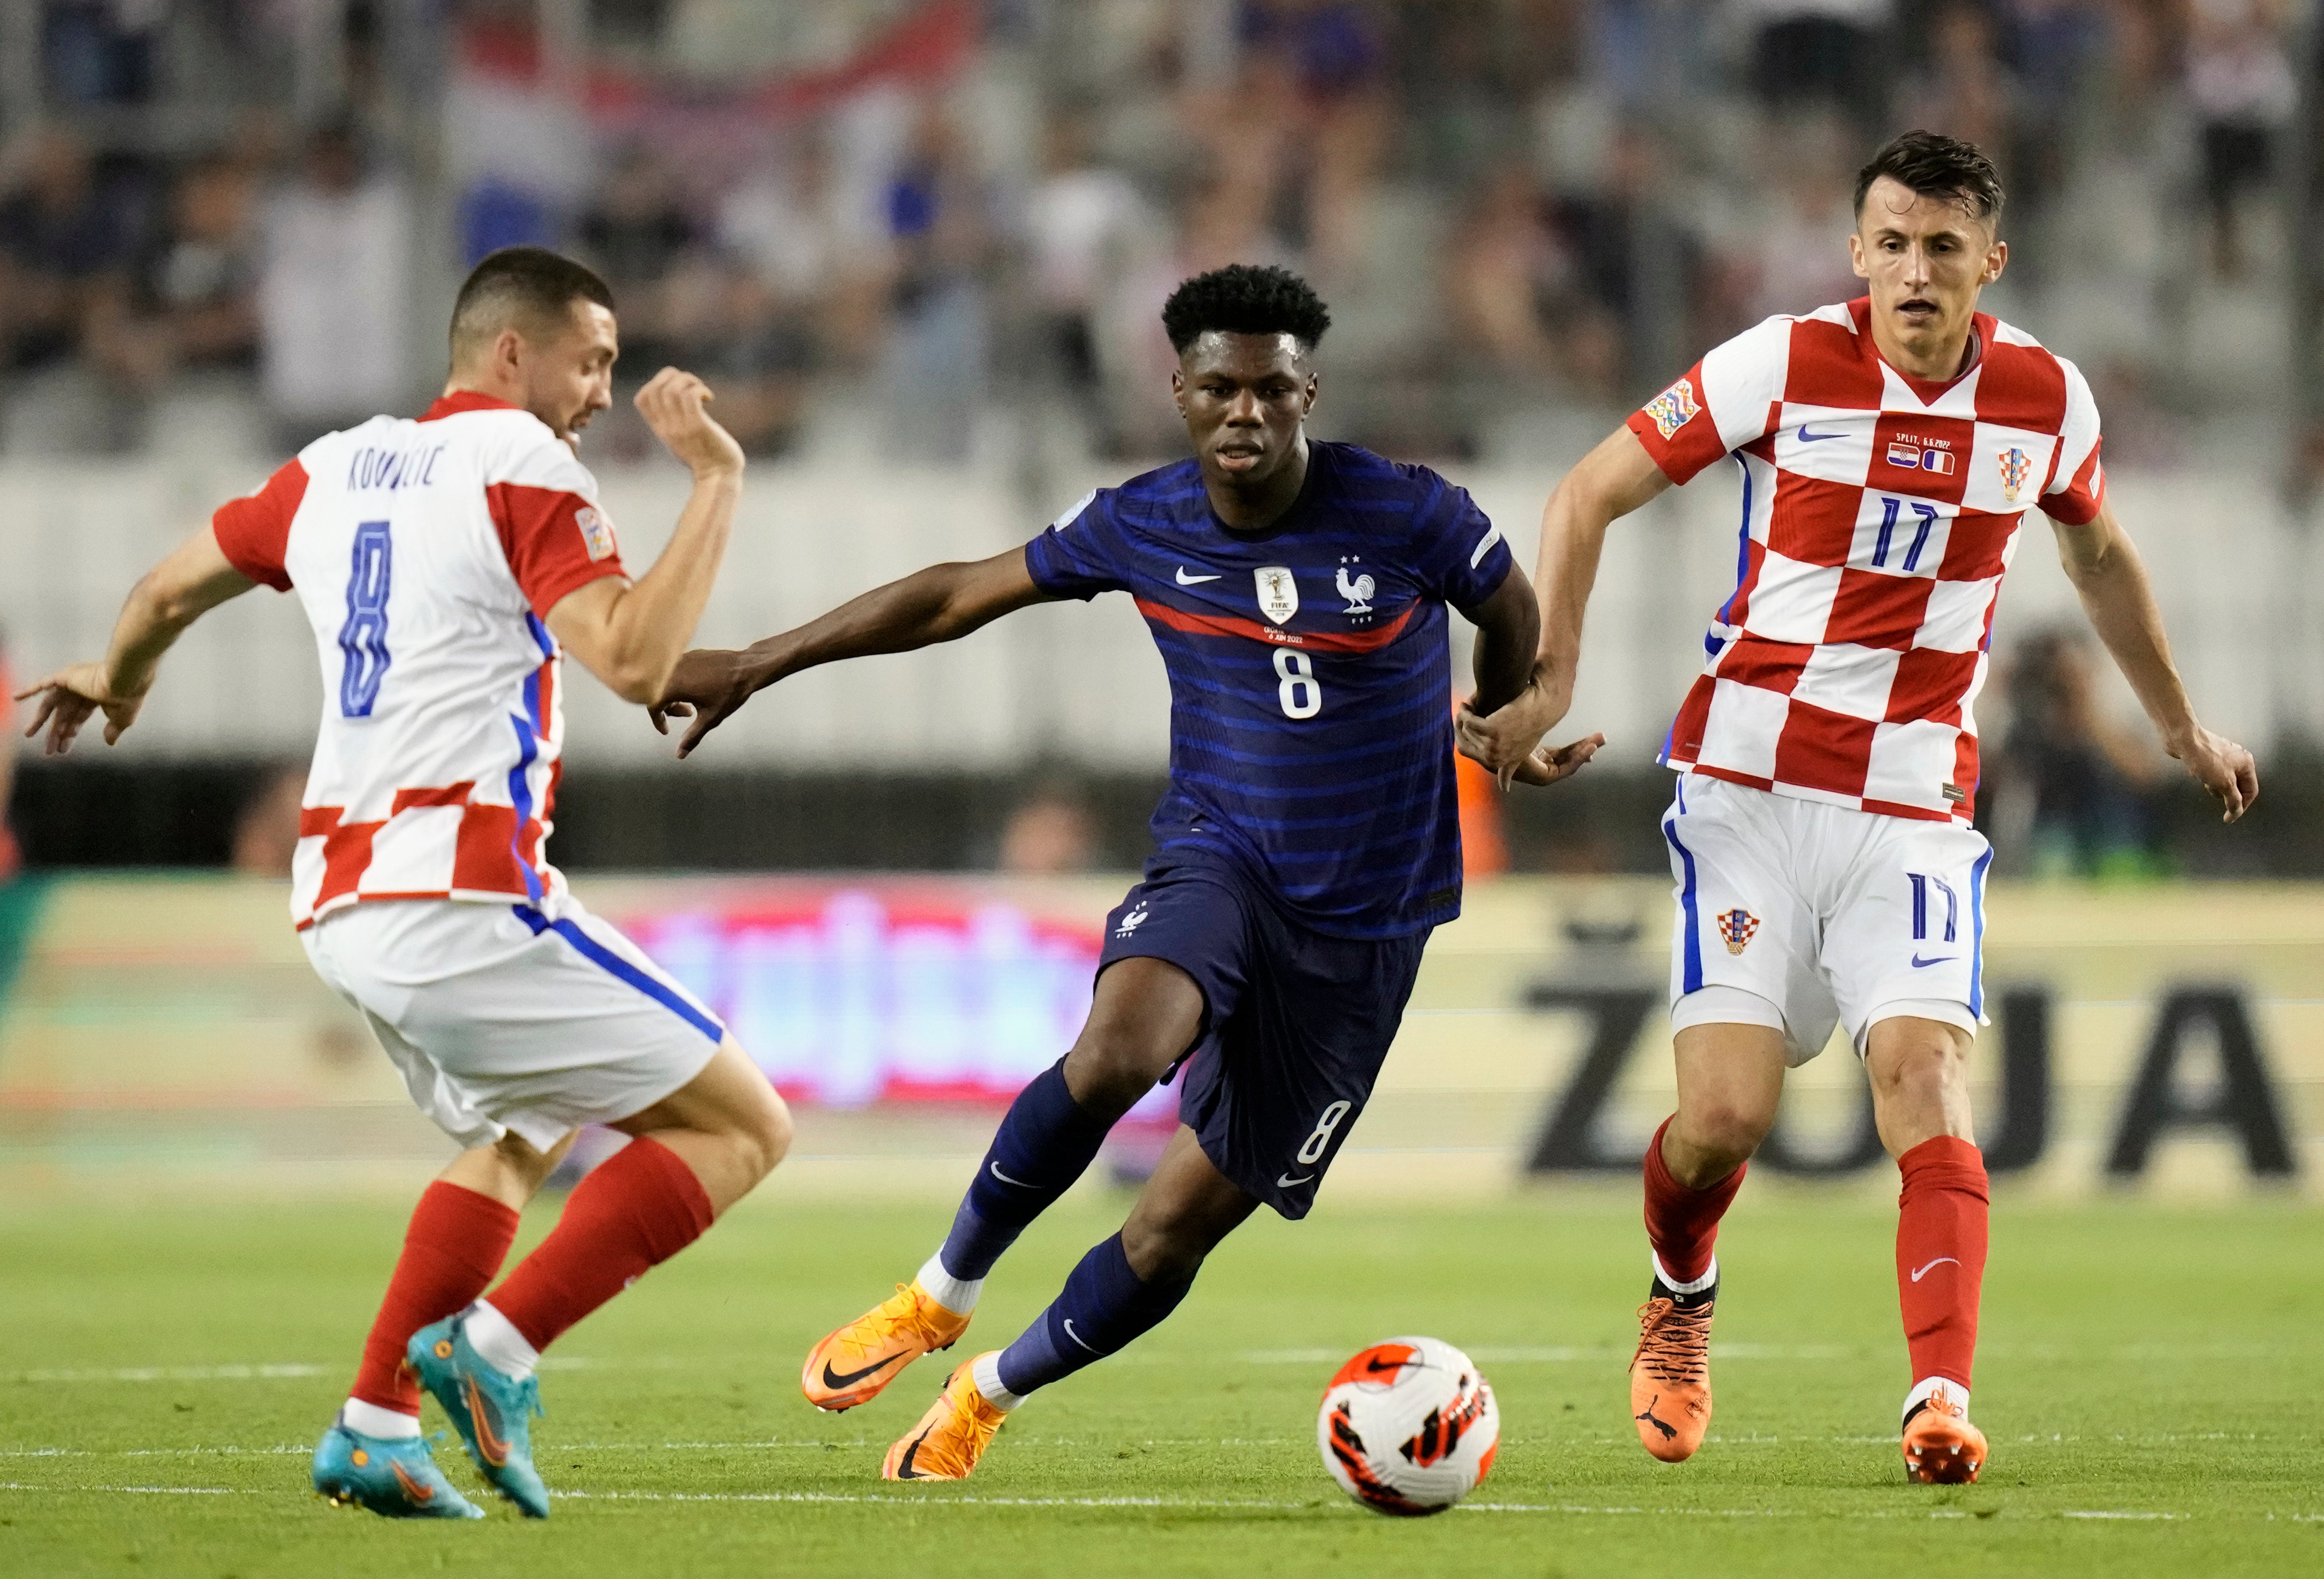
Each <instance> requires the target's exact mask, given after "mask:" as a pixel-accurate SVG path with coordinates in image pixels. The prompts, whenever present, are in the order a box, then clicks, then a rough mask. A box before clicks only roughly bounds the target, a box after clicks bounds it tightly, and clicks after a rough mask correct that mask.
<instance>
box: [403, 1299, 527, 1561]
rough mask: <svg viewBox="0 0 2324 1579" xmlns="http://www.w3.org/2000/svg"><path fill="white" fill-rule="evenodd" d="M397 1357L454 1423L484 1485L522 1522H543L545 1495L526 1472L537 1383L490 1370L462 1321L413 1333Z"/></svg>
mask: <svg viewBox="0 0 2324 1579" xmlns="http://www.w3.org/2000/svg"><path fill="white" fill-rule="evenodd" d="M403 1357H404V1360H405V1361H406V1362H408V1363H409V1364H410V1367H411V1369H412V1371H414V1372H416V1373H417V1374H418V1375H419V1378H420V1386H422V1387H424V1388H426V1389H427V1390H429V1392H431V1393H433V1394H434V1395H435V1396H436V1401H437V1402H438V1403H439V1404H442V1405H443V1406H444V1412H445V1413H446V1414H447V1415H449V1416H451V1417H452V1425H453V1427H454V1428H455V1429H457V1431H458V1432H459V1433H460V1440H461V1442H463V1443H464V1444H466V1446H467V1449H468V1456H469V1457H470V1458H473V1459H475V1461H476V1467H477V1468H478V1469H480V1470H482V1471H483V1472H484V1479H486V1480H488V1481H490V1482H492V1483H493V1485H494V1486H495V1487H496V1488H498V1489H499V1491H500V1493H501V1495H502V1496H503V1497H506V1498H507V1499H508V1500H509V1501H512V1502H513V1503H515V1504H516V1505H517V1507H518V1509H519V1510H521V1511H522V1513H523V1514H524V1516H525V1517H526V1518H527V1519H546V1518H548V1517H549V1488H548V1487H546V1486H544V1485H542V1484H541V1483H540V1475H539V1473H538V1472H537V1471H535V1470H534V1469H533V1467H532V1417H533V1416H535V1415H538V1414H540V1413H542V1412H543V1411H542V1409H541V1407H540V1382H539V1380H538V1379H537V1378H534V1377H530V1376H528V1377H526V1378H525V1379H524V1380H522V1381H518V1380H513V1379H512V1378H511V1377H509V1376H507V1375H504V1374H503V1373H502V1372H501V1371H498V1370H495V1369H494V1368H493V1364H492V1362H490V1361H488V1360H486V1359H485V1358H484V1356H483V1355H482V1354H479V1353H476V1350H475V1344H471V1343H469V1342H468V1333H467V1324H466V1321H465V1320H464V1319H463V1318H462V1316H446V1317H445V1318H444V1319H443V1320H442V1321H439V1322H438V1323H436V1324H435V1325H433V1326H424V1327H421V1328H420V1330H419V1331H418V1332H416V1333H414V1334H411V1342H410V1344H406V1345H405V1347H404V1351H403Z"/></svg>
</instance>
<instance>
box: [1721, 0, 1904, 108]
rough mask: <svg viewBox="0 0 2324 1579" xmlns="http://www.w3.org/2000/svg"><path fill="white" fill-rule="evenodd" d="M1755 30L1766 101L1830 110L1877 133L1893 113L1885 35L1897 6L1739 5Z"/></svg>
mask: <svg viewBox="0 0 2324 1579" xmlns="http://www.w3.org/2000/svg"><path fill="white" fill-rule="evenodd" d="M1733 5H1734V10H1735V12H1736V13H1737V14H1738V15H1739V16H1740V17H1741V18H1742V19H1743V20H1744V22H1745V23H1746V24H1747V25H1748V26H1749V27H1750V29H1751V35H1752V58H1753V61H1754V63H1755V65H1756V68H1757V88H1758V92H1759V97H1760V98H1761V99H1762V100H1763V101H1764V102H1765V103H1766V105H1767V106H1768V107H1769V108H1771V109H1774V110H1776V111H1778V112H1785V113H1787V112H1793V111H1798V110H1805V109H1815V108H1818V107H1821V106H1831V107H1832V108H1836V109H1840V110H1842V111H1844V112H1846V113H1847V114H1848V115H1849V116H1850V117H1851V118H1852V119H1853V120H1854V121H1855V122H1856V123H1857V125H1858V126H1859V127H1861V128H1862V129H1863V130H1864V132H1865V133H1866V134H1867V135H1869V134H1873V133H1874V132H1875V130H1876V129H1877V126H1878V124H1879V123H1880V121H1881V120H1882V118H1883V116H1884V114H1885V112H1886V107H1887V104H1886V101H1887V84H1888V70H1887V63H1886V62H1887V57H1886V51H1884V50H1883V48H1882V44H1883V42H1884V38H1883V35H1884V34H1885V33H1886V32H1887V30H1888V26H1889V23H1890V22H1891V21H1892V20H1893V16H1894V12H1895V6H1894V5H1893V4H1892V0H1733Z"/></svg>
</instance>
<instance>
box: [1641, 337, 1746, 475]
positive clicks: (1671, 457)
mask: <svg viewBox="0 0 2324 1579" xmlns="http://www.w3.org/2000/svg"><path fill="white" fill-rule="evenodd" d="M1629 429H1630V431H1631V432H1633V433H1635V434H1637V436H1638V442H1639V443H1641V444H1643V445H1645V446H1646V453H1647V454H1648V455H1649V456H1651V457H1654V462H1655V465H1656V466H1660V467H1662V469H1663V475H1664V476H1666V477H1668V478H1669V479H1670V480H1671V481H1672V482H1674V483H1685V482H1687V481H1689V480H1691V479H1692V477H1693V476H1694V475H1695V474H1696V473H1697V472H1699V471H1701V469H1702V468H1703V467H1705V466H1709V465H1710V464H1711V462H1712V461H1715V460H1720V459H1722V458H1724V457H1725V456H1726V454H1727V442H1726V440H1725V439H1721V438H1720V436H1719V421H1718V419H1717V418H1715V417H1714V416H1713V415H1712V414H1711V402H1710V400H1709V399H1708V397H1706V396H1705V395H1704V393H1703V382H1702V364H1701V363H1700V362H1698V363H1696V364H1695V365H1693V366H1692V367H1690V368H1688V369H1687V370H1686V375H1685V376H1684V377H1683V378H1680V379H1678V380H1676V381H1674V383H1672V384H1671V386H1670V387H1669V388H1668V389H1665V391H1663V392H1662V393H1660V394H1658V395H1656V396H1655V398H1654V399H1652V400H1650V401H1648V402H1646V405H1645V406H1644V407H1642V408H1641V409H1639V410H1637V411H1633V412H1631V413H1630V421H1629Z"/></svg>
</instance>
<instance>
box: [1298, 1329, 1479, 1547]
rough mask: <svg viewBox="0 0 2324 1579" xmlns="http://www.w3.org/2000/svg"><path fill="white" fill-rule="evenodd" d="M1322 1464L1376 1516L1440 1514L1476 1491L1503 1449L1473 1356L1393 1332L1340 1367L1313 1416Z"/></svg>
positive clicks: (1422, 1339) (1437, 1341)
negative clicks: (1470, 1357) (1382, 1341)
mask: <svg viewBox="0 0 2324 1579" xmlns="http://www.w3.org/2000/svg"><path fill="white" fill-rule="evenodd" d="M1315 1444H1316V1445H1317V1446H1318V1447H1319V1448H1321V1449H1322V1451H1323V1467H1324V1468H1325V1469H1327V1470H1330V1471H1331V1472H1332V1478H1333V1480H1335V1481H1337V1482H1340V1490H1342V1491H1345V1492H1347V1494H1348V1495H1349V1496H1351V1497H1353V1498H1354V1499H1355V1500H1356V1501H1359V1502H1361V1503H1362V1504H1363V1505H1364V1506H1365V1507H1367V1508H1369V1509H1371V1510H1374V1511H1375V1512H1379V1513H1397V1514H1403V1515H1406V1516H1413V1517H1417V1516H1420V1515H1424V1514H1429V1513H1442V1512H1443V1511H1444V1510H1446V1509H1447V1508H1450V1507H1451V1506H1452V1504H1453V1503H1455V1502H1458V1501H1460V1500H1461V1499H1462V1498H1463V1497H1465V1496H1467V1495H1468V1494H1469V1493H1470V1492H1471V1491H1473V1490H1475V1489H1476V1485H1477V1482H1480V1481H1481V1480H1483V1479H1484V1478H1485V1475H1486V1473H1487V1472H1488V1471H1489V1470H1490V1469H1491V1468H1492V1467H1493V1454H1494V1452H1495V1451H1496V1450H1497V1449H1498V1448H1499V1446H1500V1445H1501V1411H1500V1407H1499V1405H1497V1404H1496V1403H1494V1402H1493V1390H1492V1389H1491V1388H1490V1387H1489V1386H1487V1385H1486V1382H1485V1379H1484V1377H1483V1376H1482V1375H1480V1374H1479V1372H1478V1370H1477V1368H1476V1366H1474V1365H1473V1364H1471V1363H1470V1361H1469V1356H1468V1355H1466V1354H1463V1353H1462V1352H1461V1351H1460V1350H1458V1349H1456V1348H1454V1347H1453V1346H1452V1344H1447V1343H1443V1342H1441V1341H1439V1340H1438V1339H1435V1338H1390V1339H1389V1340H1388V1342H1387V1343H1384V1344H1373V1345H1372V1346H1371V1347H1370V1348H1369V1349H1366V1350H1364V1351H1363V1352H1362V1353H1360V1354H1358V1355H1357V1356H1356V1357H1355V1358H1354V1359H1352V1360H1351V1361H1349V1362H1347V1363H1346V1364H1345V1365H1342V1366H1341V1367H1340V1373H1339V1374H1338V1375H1337V1376H1334V1377H1333V1378H1332V1385H1331V1386H1329V1387H1327V1388H1325V1389H1324V1390H1323V1408H1322V1409H1321V1411H1319V1412H1318V1414H1317V1415H1316V1417H1315Z"/></svg>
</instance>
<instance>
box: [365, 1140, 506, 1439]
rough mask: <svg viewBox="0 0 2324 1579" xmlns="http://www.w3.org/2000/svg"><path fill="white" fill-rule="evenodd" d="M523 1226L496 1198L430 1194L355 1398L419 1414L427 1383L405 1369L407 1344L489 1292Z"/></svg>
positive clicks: (450, 1189) (440, 1184)
mask: <svg viewBox="0 0 2324 1579" xmlns="http://www.w3.org/2000/svg"><path fill="white" fill-rule="evenodd" d="M516 1223H517V1214H515V1213H514V1212H512V1211H511V1210H510V1209H509V1208H508V1207H506V1206H504V1205H501V1203H499V1202H498V1201H495V1200H493V1198H492V1197H491V1196H484V1195H478V1194H477V1193H476V1192H475V1190H471V1189H465V1188H463V1187H460V1186H458V1185H456V1184H446V1183H445V1182H444V1181H443V1180H441V1179H438V1181H437V1182H436V1183H434V1184H431V1185H429V1187H428V1189H427V1192H426V1193H425V1194H424V1195H422V1196H420V1205H418V1206H417V1207H415V1208H413V1210H412V1213H411V1225H410V1227H409V1228H407V1229H406V1230H404V1234H403V1254H402V1255H401V1257H399V1258H398V1259H397V1260H396V1263H395V1276H394V1277H392V1278H391V1279H388V1284H387V1297H385V1298H384V1299H383V1300H381V1301H380V1307H379V1317H378V1319H377V1320H375V1321H374V1322H373V1323H372V1325H371V1335H370V1336H369V1337H367V1338H365V1339H364V1353H363V1365H362V1366H361V1368H360V1369H358V1370H357V1371H355V1386H354V1388H353V1389H352V1390H350V1394H349V1396H351V1397H353V1398H356V1399H361V1400H362V1401H363V1402H364V1403H367V1404H374V1405H376V1406H378V1407H379V1408H383V1409H392V1410H394V1411H395V1412H396V1413H398V1414H401V1415H412V1416H417V1415H418V1414H419V1413H420V1383H419V1382H418V1381H416V1380H413V1378H412V1375H411V1373H410V1371H406V1370H405V1369H404V1368H403V1346H404V1344H407V1343H409V1342H410V1339H411V1334H414V1333H416V1332H418V1331H419V1330H420V1328H421V1327H424V1326H426V1325H428V1324H429V1322H432V1321H441V1320H443V1319H444V1318H445V1317H446V1316H450V1315H451V1314H452V1313H453V1312H455V1311H457V1310H465V1309H466V1308H467V1307H468V1306H469V1305H470V1303H472V1302H473V1301H474V1300H475V1297H477V1296H478V1295H480V1294H482V1293H483V1292H484V1289H485V1288H487V1287H488V1286H489V1285H490V1284H491V1283H492V1280H493V1277H494V1276H495V1275H496V1274H497V1273H498V1272H499V1271H500V1270H501V1262H502V1260H503V1259H505V1258H506V1257H507V1255H508V1251H509V1245H510V1243H511V1242H513V1241H514V1240H515V1238H516Z"/></svg>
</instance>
